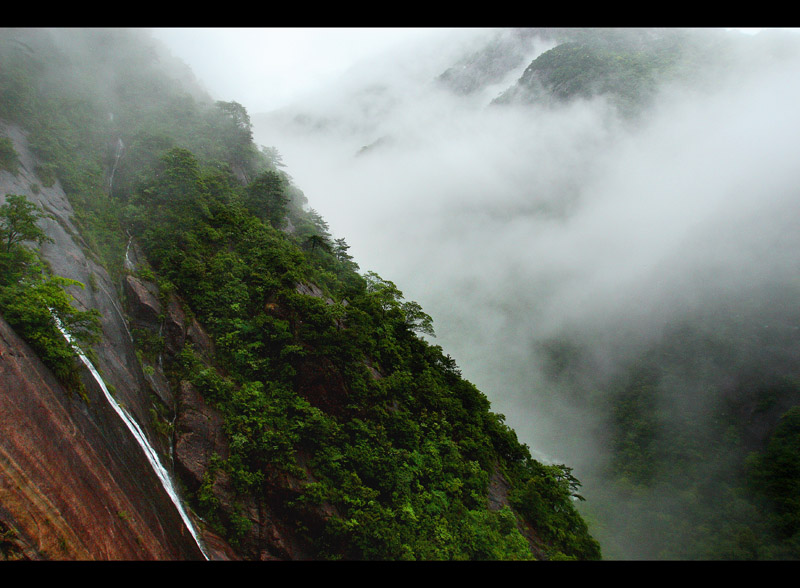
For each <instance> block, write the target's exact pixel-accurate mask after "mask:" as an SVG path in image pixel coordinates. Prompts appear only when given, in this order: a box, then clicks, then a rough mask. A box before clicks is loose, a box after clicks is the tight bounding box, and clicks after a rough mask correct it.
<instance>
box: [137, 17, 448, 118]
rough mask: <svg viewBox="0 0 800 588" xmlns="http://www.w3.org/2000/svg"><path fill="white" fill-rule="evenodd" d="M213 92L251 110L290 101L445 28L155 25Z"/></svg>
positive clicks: (159, 35) (264, 109) (158, 34)
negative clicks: (358, 65) (369, 60)
mask: <svg viewBox="0 0 800 588" xmlns="http://www.w3.org/2000/svg"><path fill="white" fill-rule="evenodd" d="M152 33H153V35H154V36H155V37H156V38H157V39H159V40H161V41H163V42H164V43H166V44H167V46H168V47H169V48H170V49H171V50H172V52H173V54H174V55H175V56H176V57H178V58H180V59H182V60H183V61H185V62H186V63H188V64H189V66H190V67H191V68H192V71H194V73H195V75H196V76H197V78H198V79H199V80H200V81H201V82H202V83H203V84H204V85H205V86H206V88H207V89H208V91H209V92H210V93H211V94H212V96H213V97H214V98H216V99H219V100H235V101H236V102H239V103H240V104H243V105H244V106H245V107H246V108H247V110H248V112H250V113H251V114H253V113H257V112H267V111H270V110H273V109H276V108H280V107H282V106H285V105H287V104H289V103H290V102H291V101H293V100H294V99H296V98H298V97H300V96H302V95H303V94H304V93H306V92H307V91H311V90H314V89H316V88H319V87H321V86H323V85H324V84H325V83H327V82H330V81H331V80H332V79H334V78H336V77H337V76H339V75H341V74H343V73H344V72H345V71H347V69H348V68H349V67H350V66H351V65H353V64H354V63H356V62H357V61H360V60H361V59H364V58H367V57H370V58H371V57H375V56H377V55H379V54H380V53H381V52H383V51H387V50H390V49H391V48H392V47H394V46H396V45H398V44H399V43H406V42H409V41H412V42H413V41H415V40H417V39H422V38H424V37H430V36H432V35H436V34H438V33H441V29H434V28H393V27H385V28H326V27H314V28H300V27H279V28H263V27H262V28H155V29H152Z"/></svg>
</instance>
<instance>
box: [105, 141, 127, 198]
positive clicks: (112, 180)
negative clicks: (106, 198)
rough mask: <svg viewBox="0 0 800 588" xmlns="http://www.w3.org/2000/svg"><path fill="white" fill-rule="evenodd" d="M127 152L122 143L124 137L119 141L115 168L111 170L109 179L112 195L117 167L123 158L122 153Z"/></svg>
mask: <svg viewBox="0 0 800 588" xmlns="http://www.w3.org/2000/svg"><path fill="white" fill-rule="evenodd" d="M124 150H125V143H123V142H122V137H120V138H118V139H117V154H116V156H115V157H114V166H113V167H112V168H111V175H110V177H109V178H108V192H109V194H110V193H111V188H112V187H113V186H114V172H116V171H117V165H118V164H119V160H120V159H121V158H122V152H123V151H124Z"/></svg>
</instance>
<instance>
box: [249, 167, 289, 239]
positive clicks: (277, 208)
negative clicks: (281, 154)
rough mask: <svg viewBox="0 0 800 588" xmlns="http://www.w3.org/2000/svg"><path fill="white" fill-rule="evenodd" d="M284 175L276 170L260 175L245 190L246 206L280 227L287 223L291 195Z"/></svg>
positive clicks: (259, 216)
mask: <svg viewBox="0 0 800 588" xmlns="http://www.w3.org/2000/svg"><path fill="white" fill-rule="evenodd" d="M286 189H287V182H286V179H285V178H284V176H283V175H282V174H280V173H278V172H275V171H266V172H263V173H262V174H260V175H258V176H257V177H256V179H255V180H253V181H252V182H251V183H250V184H249V185H248V186H247V189H246V190H245V206H247V209H248V210H249V211H250V212H252V213H253V214H254V215H255V216H257V217H258V218H260V219H261V220H262V221H264V222H267V223H269V224H271V225H272V226H273V227H275V228H276V229H280V228H281V227H283V225H284V224H285V223H286V214H287V211H288V210H287V204H288V203H289V197H288V195H287V192H286Z"/></svg>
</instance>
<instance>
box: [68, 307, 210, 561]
mask: <svg viewBox="0 0 800 588" xmlns="http://www.w3.org/2000/svg"><path fill="white" fill-rule="evenodd" d="M53 318H54V319H55V321H56V326H58V329H59V330H60V331H61V333H62V334H63V335H64V337H65V338H66V340H67V342H68V343H69V344H70V345H71V346H72V348H73V349H74V350H75V352H76V353H77V354H78V357H79V358H80V360H81V361H82V362H83V363H84V365H85V366H86V367H87V368H88V369H89V371H90V372H91V374H92V376H93V377H94V379H95V381H96V382H97V383H98V384H100V388H101V389H102V390H103V394H104V395H105V397H106V400H107V401H108V403H109V404H110V405H111V407H112V408H113V409H114V410H115V411H116V412H117V414H118V415H119V417H120V418H121V419H122V421H123V422H124V423H125V425H126V426H127V427H128V429H129V430H130V432H131V433H132V434H133V436H134V438H135V439H136V441H137V442H138V443H139V446H140V447H141V448H142V451H144V454H145V457H146V458H147V461H149V462H150V465H151V466H152V467H153V470H154V471H155V473H156V475H157V476H158V478H159V480H161V484H162V485H163V486H164V490H166V491H167V494H168V495H169V497H170V499H171V500H172V502H173V504H175V507H176V508H177V509H178V513H179V514H180V515H181V518H182V519H183V522H184V524H185V525H186V528H187V529H189V532H190V533H191V534H192V537H193V538H194V540H195V543H197V547H198V548H199V549H200V552H201V553H202V554H203V557H204V558H205V559H206V560H207V559H208V555H207V554H206V551H205V549H203V545H202V543H201V542H200V538H199V537H198V535H197V531H196V530H195V528H194V524H193V523H192V521H191V519H190V518H189V515H188V514H187V513H186V509H184V507H183V503H182V502H181V499H180V497H179V496H178V494H177V492H176V491H175V487H174V486H173V484H172V480H171V478H170V476H169V473H168V472H167V470H166V469H165V468H164V466H163V465H162V464H161V460H159V458H158V454H156V452H155V450H154V449H153V447H152V446H151V445H150V443H149V442H148V441H147V437H145V435H144V432H143V431H142V429H141V428H140V427H139V424H138V423H137V422H136V421H135V420H134V419H133V418H132V417H131V416H130V415H129V414H128V413H127V412H126V411H125V409H124V408H122V407H121V406H120V405H119V404H118V403H117V401H116V400H115V399H114V397H113V396H111V394H110V393H109V391H108V388H107V387H106V384H105V382H104V381H103V378H101V377H100V374H99V373H98V371H97V370H96V369H95V367H94V365H93V364H92V362H91V361H89V359H88V358H87V357H86V355H85V354H84V353H83V351H81V349H80V348H79V347H78V346H77V345H76V344H75V343H74V342H73V340H72V337H71V336H70V334H69V333H68V332H67V331H66V330H65V329H64V327H63V326H62V325H61V321H60V320H59V319H58V317H57V316H56V315H55V314H53Z"/></svg>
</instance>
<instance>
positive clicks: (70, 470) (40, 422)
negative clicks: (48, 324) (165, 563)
mask: <svg viewBox="0 0 800 588" xmlns="http://www.w3.org/2000/svg"><path fill="white" fill-rule="evenodd" d="M92 383H93V380H91V378H87V380H86V384H87V389H88V391H89V400H90V402H89V404H88V405H87V404H85V403H84V401H83V400H81V399H79V398H70V397H69V396H68V395H67V393H66V392H65V390H64V389H63V388H62V387H61V385H60V384H59V383H58V381H56V380H55V378H54V377H53V376H52V374H51V373H50V371H49V370H48V369H47V368H46V367H45V366H44V365H43V364H42V363H41V362H40V361H39V359H38V358H37V357H36V355H35V354H34V353H33V352H32V351H31V350H30V348H29V347H28V346H27V345H26V344H25V343H24V342H23V341H21V340H20V339H19V338H18V337H17V335H16V334H15V333H14V332H13V330H12V329H11V328H10V327H9V326H8V324H7V323H6V322H5V321H3V320H2V319H0V527H4V528H5V529H7V531H6V533H5V534H6V535H12V536H13V537H14V541H15V544H16V546H17V548H18V552H19V553H21V554H23V555H22V556H23V557H26V558H29V559H116V560H120V559H124V560H138V559H170V560H171V559H199V558H201V557H202V554H201V553H200V552H199V550H198V548H197V546H196V544H195V543H194V540H193V538H192V537H191V535H190V534H189V533H188V532H187V531H186V530H185V527H184V526H183V524H182V522H181V520H180V517H179V515H178V513H177V511H176V510H175V507H174V505H172V503H171V502H170V500H169V498H168V497H167V496H166V495H165V494H164V492H163V490H162V489H161V487H160V482H159V481H158V480H157V479H156V478H155V475H154V474H153V473H152V470H151V468H150V466H149V464H148V463H147V461H146V459H145V458H144V455H143V453H142V451H141V449H140V448H139V446H138V445H137V444H136V442H135V441H134V440H133V438H132V437H131V435H130V433H129V432H128V431H127V429H125V427H124V425H122V423H121V421H120V420H119V418H118V416H117V415H116V413H114V412H113V410H111V409H110V408H109V407H108V405H107V403H106V401H105V398H104V397H103V396H102V394H101V393H99V391H98V389H97V387H96V386H92Z"/></svg>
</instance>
